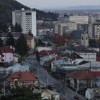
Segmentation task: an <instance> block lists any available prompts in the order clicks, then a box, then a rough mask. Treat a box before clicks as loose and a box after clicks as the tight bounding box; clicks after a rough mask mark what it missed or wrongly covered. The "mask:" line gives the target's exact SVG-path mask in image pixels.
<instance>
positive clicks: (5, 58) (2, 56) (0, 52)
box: [0, 47, 14, 63]
mask: <svg viewBox="0 0 100 100" xmlns="http://www.w3.org/2000/svg"><path fill="white" fill-rule="evenodd" d="M13 51H14V50H13V49H12V48H9V47H0V63H10V62H12V61H13V59H14V55H13Z"/></svg>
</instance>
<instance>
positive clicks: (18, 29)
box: [14, 23, 22, 32]
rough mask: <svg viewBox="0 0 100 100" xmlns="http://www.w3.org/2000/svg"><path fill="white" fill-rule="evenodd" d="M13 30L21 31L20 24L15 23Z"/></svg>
mask: <svg viewBox="0 0 100 100" xmlns="http://www.w3.org/2000/svg"><path fill="white" fill-rule="evenodd" d="M14 31H15V32H22V28H21V25H20V24H17V23H16V24H15V26H14Z"/></svg>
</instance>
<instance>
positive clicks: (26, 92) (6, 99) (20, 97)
mask: <svg viewBox="0 0 100 100" xmlns="http://www.w3.org/2000/svg"><path fill="white" fill-rule="evenodd" d="M11 94H12V95H11V96H1V98H0V100H41V93H35V94H33V91H32V89H30V88H29V87H25V86H22V87H19V86H17V87H16V88H13V89H11Z"/></svg>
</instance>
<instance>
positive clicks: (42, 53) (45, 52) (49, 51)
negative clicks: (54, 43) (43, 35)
mask: <svg viewBox="0 0 100 100" xmlns="http://www.w3.org/2000/svg"><path fill="white" fill-rule="evenodd" d="M54 53H55V54H59V53H60V51H58V50H42V51H40V52H39V54H40V55H47V54H54Z"/></svg>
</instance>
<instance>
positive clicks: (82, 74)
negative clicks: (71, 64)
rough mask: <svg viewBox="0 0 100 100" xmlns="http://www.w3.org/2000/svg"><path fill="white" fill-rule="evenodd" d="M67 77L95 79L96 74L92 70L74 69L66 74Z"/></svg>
mask: <svg viewBox="0 0 100 100" xmlns="http://www.w3.org/2000/svg"><path fill="white" fill-rule="evenodd" d="M66 76H67V77H71V78H74V79H79V80H81V79H93V78H95V76H93V75H92V74H91V73H90V72H88V71H73V72H71V73H69V74H67V75H66Z"/></svg>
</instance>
